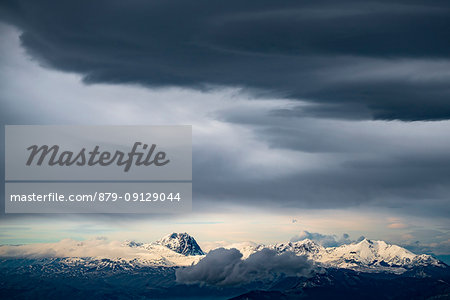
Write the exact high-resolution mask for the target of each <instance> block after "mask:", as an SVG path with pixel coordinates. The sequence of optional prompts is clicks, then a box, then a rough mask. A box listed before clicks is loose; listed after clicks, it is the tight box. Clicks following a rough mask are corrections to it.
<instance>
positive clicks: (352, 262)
mask: <svg viewBox="0 0 450 300" xmlns="http://www.w3.org/2000/svg"><path fill="white" fill-rule="evenodd" d="M263 248H269V249H273V250H276V251H277V252H278V253H283V252H286V251H292V252H294V253H296V254H297V255H306V256H307V257H308V258H309V259H311V260H313V261H315V262H317V263H319V264H320V265H322V266H323V267H332V268H344V269H353V270H357V271H364V272H382V271H386V272H392V273H403V272H405V271H407V270H408V269H412V268H414V267H424V266H434V267H446V265H445V264H444V263H442V262H441V261H439V260H438V259H436V258H434V257H432V256H430V255H427V254H421V255H416V254H414V253H412V252H411V251H409V250H407V249H405V248H402V247H400V246H397V245H391V244H388V243H386V242H384V241H372V240H368V239H364V240H362V241H360V242H358V243H352V244H347V245H342V246H339V247H328V248H325V247H323V246H321V245H319V244H318V243H316V242H314V241H312V240H309V239H305V240H302V241H299V242H294V243H281V244H274V245H268V246H264V245H259V246H257V247H255V248H254V252H256V251H260V250H261V249H263ZM246 252H247V253H249V252H248V249H246Z"/></svg>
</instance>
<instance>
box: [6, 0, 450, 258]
mask: <svg viewBox="0 0 450 300" xmlns="http://www.w3.org/2000/svg"><path fill="white" fill-rule="evenodd" d="M0 20H1V23H0V24H1V25H0V36H1V37H0V39H1V43H0V101H1V102H0V103H1V109H0V117H1V120H2V124H149V125H164V124H192V125H193V191H194V213H193V214H192V215H190V216H179V217H173V218H171V219H170V221H168V220H167V218H160V217H157V216H156V217H148V218H147V217H142V216H141V217H139V220H134V221H133V222H135V223H139V224H146V225H145V226H153V227H152V228H155V230H154V231H153V232H152V233H146V232H140V231H139V230H137V229H136V228H137V227H136V226H138V225H135V224H134V225H129V226H131V227H129V228H128V227H126V226H125V225H121V226H122V227H113V226H111V225H109V224H111V220H112V218H111V217H105V219H104V220H103V221H98V220H95V221H94V220H92V219H89V218H88V217H86V216H83V217H80V218H82V219H83V220H84V221H85V222H93V223H95V224H96V225H95V226H97V227H95V226H94V227H92V228H97V229H98V230H96V231H95V230H93V232H82V231H80V230H79V231H76V228H77V225H75V224H76V221H77V220H78V219H77V217H73V220H71V221H62V220H60V219H58V218H57V217H55V216H51V217H50V216H41V217H38V216H34V217H33V219H31V218H17V217H11V216H5V215H2V216H1V218H2V220H1V224H2V233H1V234H2V236H3V237H4V238H3V240H5V241H6V242H9V243H11V242H17V241H38V240H47V239H50V240H51V239H58V238H62V237H65V236H64V235H66V237H67V235H68V232H72V233H70V234H69V235H70V236H71V237H75V238H84V237H86V236H89V235H93V234H104V235H111V236H116V237H120V238H122V237H125V236H126V235H133V236H136V238H141V239H145V234H147V238H149V239H151V238H157V237H158V235H163V234H165V233H166V231H172V230H182V231H193V232H194V233H196V234H197V235H198V236H200V237H202V238H203V239H204V240H210V241H213V240H214V233H215V232H217V230H221V231H222V232H224V236H225V237H223V239H226V240H230V241H242V240H248V239H253V240H258V241H274V240H277V241H282V240H289V239H290V238H293V237H295V236H298V235H299V234H300V233H301V232H302V231H304V230H309V231H310V232H320V233H322V234H325V235H332V234H336V235H338V236H339V235H341V234H343V233H350V234H351V236H352V238H353V239H357V238H358V237H359V236H360V235H366V236H368V237H369V238H379V239H386V240H390V241H394V242H397V243H400V244H404V245H409V246H410V247H411V248H413V247H416V249H418V250H419V249H420V251H422V250H424V249H425V250H426V251H428V252H430V251H434V252H436V253H440V254H450V233H449V230H450V224H449V221H448V216H449V213H450V203H449V201H450V200H449V199H450V155H449V153H450V133H449V132H450V121H449V119H450V101H449V100H450V88H449V87H450V57H449V56H450V39H449V38H448V33H449V32H450V4H449V3H448V1H371V2H367V1H340V2H339V3H337V2H336V1H314V2H311V1H283V2H280V1H275V2H274V1H245V2H243V1H234V0H231V1H225V2H224V1H195V2H189V1H174V0H164V1H126V2H123V1H95V3H94V2H93V1H72V3H71V4H67V3H63V1H39V3H38V2H37V1H2V4H0ZM2 134H3V133H2ZM2 151H3V147H2ZM3 163H4V162H3V161H2V164H3ZM2 167H3V166H2ZM2 176H3V175H2ZM2 188H3V187H2ZM243 219H245V220H243ZM121 220H124V222H128V221H129V220H130V216H124V217H121ZM20 222H22V223H20ZM52 222H53V223H55V222H58V224H60V225H59V226H60V227H59V228H60V231H59V232H57V230H52V229H49V228H51V224H52ZM61 222H62V223H61ZM71 222H73V223H71ZM101 222H103V223H101ZM266 223H267V224H266ZM20 224H22V225H23V224H24V225H23V226H24V227H23V228H21V227H20V226H22V225H20ZM30 224H31V225H30ZM61 224H62V225H61ZM127 224H129V223H127ZM19 225H20V226H19ZM39 226H40V227H39ZM123 226H125V227H123ZM127 226H128V225H127ZM37 228H40V230H43V231H44V232H46V234H45V235H44V234H43V235H41V236H38V237H36V234H35V233H34V232H35V230H38V229H37ZM46 228H47V229H46ZM74 228H75V229H74ZM46 230H48V231H46ZM71 230H72V231H71ZM74 232H77V234H74ZM137 232H139V233H137ZM302 234H304V233H302ZM32 237H33V238H34V239H33V238H32ZM337 239H338V237H337ZM417 241H419V243H417Z"/></svg>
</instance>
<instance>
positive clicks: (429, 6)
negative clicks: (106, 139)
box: [0, 0, 450, 120]
mask: <svg viewBox="0 0 450 300" xmlns="http://www.w3.org/2000/svg"><path fill="white" fill-rule="evenodd" d="M80 16H83V17H80ZM0 17H1V18H2V19H3V20H4V21H6V22H9V23H11V24H14V25H15V26H17V27H19V28H20V29H21V30H22V31H23V34H22V37H21V40H22V43H23V45H24V46H25V48H26V49H27V51H28V52H29V53H30V54H31V55H32V56H33V57H35V58H37V59H38V60H39V61H40V62H41V63H42V64H45V65H46V66H50V67H53V68H57V69H59V70H64V71H69V72H76V73H79V74H82V75H83V77H84V80H85V82H88V83H98V82H108V83H137V84H142V85H146V86H151V87H157V86H182V87H191V88H198V89H207V88H211V85H212V86H216V85H219V86H231V87H236V86H237V87H243V88H246V89H249V90H253V91H254V92H255V93H256V95H258V96H264V95H266V96H267V95H278V96H280V97H284V98H291V99H297V100H298V99H300V100H304V101H307V102H308V103H310V104H312V105H311V106H310V107H309V108H308V109H307V110H302V111H298V110H295V109H294V110H291V111H287V112H286V113H288V114H289V115H293V116H296V115H305V114H306V115H309V116H317V117H333V118H345V119H368V118H369V119H371V118H375V119H388V120H391V119H400V120H440V119H448V118H449V117H450V104H449V101H448V99H449V96H450V91H449V89H448V86H449V82H450V73H449V71H448V70H449V66H450V60H449V53H450V52H449V48H450V41H449V39H448V32H449V31H450V4H449V2H448V1H444V0H442V1H433V2H432V3H431V2H429V1H418V0H415V1H403V0H396V1H385V0H378V1H351V0H346V1H340V2H339V3H336V2H335V1H330V0H320V1H314V2H310V1H283V2H273V1H266V0H264V1H260V0H258V1H256V0H255V1H246V2H245V3H242V1H238V0H231V1H226V2H221V1H206V0H205V1H203V0H201V1H196V2H195V4H194V3H190V2H186V1H180V0H165V1H151V2H148V1H147V2H142V1H138V0H132V1H127V3H126V5H125V4H123V3H122V2H121V1H95V2H92V1H88V0H82V1H76V2H73V3H68V2H61V1H40V2H39V3H36V2H34V1H13V0H8V1H2V4H1V6H0Z"/></svg>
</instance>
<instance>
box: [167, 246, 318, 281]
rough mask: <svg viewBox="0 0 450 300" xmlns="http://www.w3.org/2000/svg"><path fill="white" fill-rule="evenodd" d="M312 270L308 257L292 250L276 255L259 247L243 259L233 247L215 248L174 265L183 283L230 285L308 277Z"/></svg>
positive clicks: (177, 275) (274, 252) (178, 279)
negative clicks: (194, 261)
mask: <svg viewBox="0 0 450 300" xmlns="http://www.w3.org/2000/svg"><path fill="white" fill-rule="evenodd" d="M313 271H314V266H313V264H312V262H311V261H308V260H307V259H306V257H305V256H297V255H296V254H295V253H293V252H285V253H282V254H280V255H278V254H277V252H276V251H274V250H270V249H263V250H261V251H258V252H256V253H253V254H252V255H250V256H249V257H248V258H247V259H245V260H243V259H242V254H241V253H240V252H239V250H237V249H224V248H219V249H215V250H212V251H210V252H209V253H208V254H207V255H206V257H205V258H203V259H202V260H201V261H200V262H199V263H197V264H196V265H193V266H190V267H186V268H181V269H177V271H176V277H177V281H178V282H180V283H185V284H206V285H213V286H234V285H245V284H248V283H251V282H255V281H267V280H270V281H273V280H274V279H276V278H278V277H279V276H302V277H309V276H311V275H312V274H313Z"/></svg>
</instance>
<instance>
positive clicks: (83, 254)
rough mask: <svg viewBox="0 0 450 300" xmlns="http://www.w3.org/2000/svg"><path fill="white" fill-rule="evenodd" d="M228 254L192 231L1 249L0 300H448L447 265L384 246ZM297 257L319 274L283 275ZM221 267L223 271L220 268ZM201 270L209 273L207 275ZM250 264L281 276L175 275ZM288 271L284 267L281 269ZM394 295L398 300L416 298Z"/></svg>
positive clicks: (244, 247)
mask: <svg viewBox="0 0 450 300" xmlns="http://www.w3.org/2000/svg"><path fill="white" fill-rule="evenodd" d="M228 248H229V249H231V248H235V249H237V250H239V251H236V250H227V249H222V250H213V251H210V252H209V253H205V252H204V251H203V250H202V249H201V247H200V246H199V244H198V243H197V241H196V240H195V239H194V238H193V237H192V236H190V235H189V234H187V233H171V234H169V235H167V236H165V237H163V238H162V239H160V240H158V241H156V242H153V243H139V242H136V241H126V242H116V241H107V240H103V239H99V240H88V241H82V242H80V241H73V240H63V241H60V242H59V243H53V244H38V245H16V246H12V245H5V246H0V278H1V282H2V285H1V286H0V297H1V296H4V297H9V296H11V295H14V296H17V295H19V296H18V297H16V298H23V299H26V298H29V296H30V295H31V294H30V293H31V291H34V292H36V291H41V290H42V284H43V283H45V284H46V285H47V286H48V288H52V289H51V290H49V291H48V292H49V293H56V294H55V297H57V298H59V296H61V293H63V294H64V293H65V292H67V290H68V289H69V290H74V291H75V290H76V291H77V292H75V293H74V294H73V297H74V298H75V296H76V297H85V298H86V297H87V296H89V295H90V296H92V297H94V295H96V297H97V296H98V297H105V293H106V294H107V293H109V290H111V289H112V290H116V289H117V291H116V292H115V295H116V296H117V297H118V298H129V296H133V297H136V298H177V297H180V296H181V297H185V296H192V297H193V298H205V297H206V298H219V299H224V298H231V297H234V296H236V297H238V298H237V299H284V298H285V299H298V298H301V299H303V298H304V299H309V298H310V296H311V295H315V296H314V299H316V298H317V299H321V297H322V296H323V298H328V296H329V295H328V294H327V293H328V292H333V291H334V292H336V289H338V290H340V291H341V292H342V293H343V294H346V293H347V294H349V295H353V294H354V295H361V296H363V295H365V293H366V292H367V291H372V292H371V294H370V295H369V296H367V297H366V298H368V299H371V296H372V295H379V294H380V293H382V291H384V292H385V293H388V292H389V293H393V295H394V294H395V293H394V292H395V288H394V287H389V288H386V289H381V290H380V289H379V288H377V286H378V285H380V284H381V285H384V286H386V287H387V286H390V285H392V284H393V282H397V283H398V285H403V284H406V283H405V282H410V281H411V282H414V287H415V289H420V293H425V294H424V295H426V296H427V297H428V296H436V295H439V296H442V295H447V296H448V295H450V285H449V279H450V278H449V272H448V271H449V267H448V266H447V265H446V264H445V263H443V262H441V261H440V260H438V259H436V258H434V257H432V256H430V255H426V254H419V255H417V254H414V253H412V252H410V251H409V250H407V249H405V248H402V247H400V246H396V245H391V244H388V243H386V242H384V241H373V240H368V239H364V240H362V241H360V242H357V243H352V244H345V245H341V246H338V247H323V246H321V245H320V244H318V243H317V242H315V241H312V240H308V239H305V240H302V241H298V242H289V243H279V244H272V245H256V244H252V243H243V244H234V245H232V246H230V247H228ZM221 251H222V252H221ZM236 253H238V254H239V255H238V257H237V260H234V261H233V262H232V263H227V262H226V260H225V259H228V258H227V256H230V255H235V254H236ZM263 253H265V254H264V255H266V254H267V253H268V254H270V255H272V254H271V253H274V254H273V255H275V260H274V258H273V257H272V256H270V255H269V256H268V257H267V259H266V258H263V259H259V260H258V255H259V257H262V254H263ZM221 255H222V256H223V257H224V258H222V256H221ZM276 257H279V259H278V260H277V259H276ZM293 257H304V258H305V259H306V260H305V261H307V264H309V265H310V266H311V268H313V270H314V272H312V273H311V274H312V275H308V276H306V275H301V276H300V275H299V276H292V274H283V272H284V271H278V269H279V268H278V266H277V264H280V265H282V264H286V262H285V260H284V259H285V258H286V259H288V260H287V264H290V263H292V262H294V263H295V262H296V260H293ZM224 261H225V262H224ZM246 262H248V263H247V265H246ZM255 262H256V264H255ZM207 263H208V264H209V265H208V264H207ZM300 263H303V261H300ZM221 264H222V265H223V270H222V269H220V268H222V267H217V266H221ZM274 264H275V265H274ZM305 264H306V262H305ZM196 266H197V267H196ZM202 266H206V268H203V269H202V268H201V267H202ZM248 266H250V268H251V267H252V266H253V268H254V270H253V271H251V272H249V273H248V274H257V273H258V272H259V270H264V272H265V273H274V274H275V273H276V274H275V275H276V276H275V275H273V276H271V277H267V276H266V275H267V274H265V275H264V276H265V277H264V278H262V277H261V276H260V275H261V274H258V275H255V280H254V281H251V280H250V281H248V282H246V283H245V284H242V285H239V284H238V285H234V286H221V287H215V286H213V285H211V284H209V282H210V281H207V280H206V281H205V282H206V283H205V282H202V281H201V280H202V279H199V280H198V281H196V282H197V284H191V283H189V284H186V283H185V282H180V280H179V278H178V276H177V274H178V273H177V272H178V270H185V272H188V274H190V276H191V275H192V276H199V278H209V277H211V276H216V275H217V274H211V273H214V272H216V273H223V274H226V273H227V272H228V273H229V274H232V273H233V272H244V270H245V268H247V269H248ZM254 266H256V267H254ZM294 267H295V266H294ZM195 268H196V269H195ZM227 268H228V270H227ZM230 268H233V270H231V271H230V270H229V269H230ZM285 269H286V266H284V267H281V269H280V270H285ZM236 270H237V271H236ZM205 274H206V275H205ZM192 276H191V277H192ZM205 276H209V277H205ZM220 276H222V275H220ZM223 276H228V275H223ZM36 280H37V281H36ZM86 280H87V281H86ZM37 283H39V285H37ZM130 287H132V288H133V290H130ZM422 289H423V291H422ZM93 291H95V292H93ZM183 291H184V292H185V293H188V294H184V293H183ZM352 293H353V294H352ZM358 293H360V294H358ZM420 293H419V294H420ZM120 295H122V296H120ZM239 295H242V297H243V298H242V297H241V296H239ZM327 295H328V296H327ZM383 295H385V294H382V296H383ZM397 295H398V297H393V299H409V298H411V297H412V298H411V299H414V297H413V296H414V295H416V294H414V293H413V294H408V293H406V294H403V293H400V294H398V293H397ZM403 295H409V296H408V297H409V298H406V297H405V298H403V297H402V296H403ZM411 295H413V296H411ZM133 297H131V298H133ZM239 297H241V298H239ZM88 298H91V297H88ZM417 299H426V297H425V298H420V297H418V298H417Z"/></svg>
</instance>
